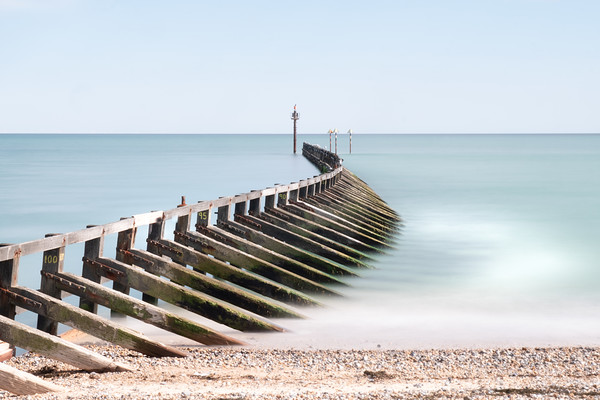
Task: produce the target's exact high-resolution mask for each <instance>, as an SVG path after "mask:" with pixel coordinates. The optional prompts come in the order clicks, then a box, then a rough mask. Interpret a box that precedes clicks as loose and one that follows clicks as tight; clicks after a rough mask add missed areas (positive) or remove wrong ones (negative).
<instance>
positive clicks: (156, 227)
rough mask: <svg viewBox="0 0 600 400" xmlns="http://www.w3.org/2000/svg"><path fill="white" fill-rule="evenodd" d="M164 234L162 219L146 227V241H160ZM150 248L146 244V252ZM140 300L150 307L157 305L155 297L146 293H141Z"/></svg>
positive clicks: (163, 221)
mask: <svg viewBox="0 0 600 400" xmlns="http://www.w3.org/2000/svg"><path fill="white" fill-rule="evenodd" d="M164 233H165V220H164V219H161V220H160V221H158V222H155V223H153V224H150V225H149V226H148V240H154V241H159V240H162V239H163V236H164ZM151 248H152V245H151V244H150V243H148V246H147V247H146V249H147V250H148V251H150V250H151ZM142 300H143V301H145V302H146V303H149V304H152V305H157V304H158V299H157V298H156V297H154V296H150V295H149V294H146V293H142Z"/></svg>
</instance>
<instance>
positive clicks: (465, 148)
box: [0, 134, 600, 348]
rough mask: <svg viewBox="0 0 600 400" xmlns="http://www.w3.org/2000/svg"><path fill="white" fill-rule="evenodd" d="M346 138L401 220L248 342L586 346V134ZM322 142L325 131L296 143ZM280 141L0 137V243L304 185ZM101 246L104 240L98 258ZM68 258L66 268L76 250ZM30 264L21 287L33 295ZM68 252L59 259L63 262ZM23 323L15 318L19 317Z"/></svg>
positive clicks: (596, 150) (347, 158) (589, 175)
mask: <svg viewBox="0 0 600 400" xmlns="http://www.w3.org/2000/svg"><path fill="white" fill-rule="evenodd" d="M352 139H353V143H352V145H353V147H352V150H353V154H347V153H348V143H347V140H348V138H347V135H341V137H340V139H339V140H340V141H339V145H338V148H339V152H340V154H341V155H342V157H343V158H344V165H345V166H346V167H347V168H349V169H350V170H352V171H353V172H355V173H356V174H357V175H358V176H359V177H361V178H362V179H363V180H365V181H366V182H367V183H369V184H370V185H371V187H372V188H373V189H374V190H375V191H376V192H377V193H379V194H380V195H381V197H382V198H384V199H385V200H386V201H387V202H388V203H389V204H390V205H391V206H392V207H393V208H394V209H396V210H397V211H398V212H399V213H400V214H401V215H402V217H403V218H404V227H403V228H402V232H401V235H399V237H398V239H397V242H396V248H395V250H393V251H391V252H389V253H388V254H386V255H384V256H382V257H380V258H378V260H377V261H376V262H375V263H374V265H375V266H376V267H377V268H376V269H375V270H372V271H366V272H363V273H362V275H363V277H362V278H361V279H354V280H351V281H349V283H350V284H351V285H352V286H351V287H350V288H348V289H344V294H346V298H345V299H343V301H336V302H332V301H326V307H325V308H324V309H323V310H303V312H304V313H305V314H306V315H307V316H308V317H309V319H308V320H306V321H296V322H292V321H280V323H281V324H282V325H284V326H285V327H288V328H290V329H291V330H292V331H293V332H292V333H288V334H279V335H240V336H241V337H243V338H244V339H245V340H247V341H249V342H250V343H253V344H255V345H259V346H260V345H265V346H313V347H346V348H347V347H364V348H371V347H373V348H376V347H377V346H381V347H449V346H450V347H452V346H489V345H498V346H504V345H536V346H537V345H540V346H542V345H563V344H581V345H587V344H595V345H598V344H600V318H599V317H600V296H598V290H597V287H598V283H600V246H598V243H599V242H600V209H599V207H598V199H600V135H356V134H355V135H354V136H353V138H352ZM302 140H306V141H309V142H312V143H316V144H320V145H322V146H326V147H329V138H328V136H326V135H318V136H317V135H314V136H313V135H307V136H302V137H301V138H300V143H301V142H302ZM316 173H317V171H316V170H315V169H314V167H312V166H311V165H310V164H309V163H308V162H306V161H305V160H304V159H303V158H302V157H301V156H294V155H292V154H291V138H290V137H289V136H288V135H285V136H284V135H220V136H217V135H197V136H196V135H174V136H171V135H125V136H112V135H93V136H87V135H0V187H1V188H2V189H1V191H0V242H20V241H25V240H32V239H37V238H39V237H42V236H43V235H44V234H45V233H49V232H67V231H72V230H77V229H81V228H83V227H84V226H85V225H86V224H103V223H107V222H111V221H115V220H118V219H119V217H124V216H129V215H133V214H139V213H144V212H147V211H151V210H157V209H169V208H173V207H175V206H176V205H177V204H179V202H180V196H181V195H185V196H186V198H187V201H188V203H191V202H195V201H198V200H205V199H213V198H217V197H219V196H226V195H227V196H228V195H234V194H237V193H242V192H247V191H249V190H251V189H259V188H264V187H267V186H272V185H273V184H274V183H288V182H290V181H297V180H299V179H303V178H306V177H309V176H313V175H315V174H316ZM108 247H109V246H107V248H108ZM73 253H78V254H77V255H76V256H77V257H79V260H77V258H76V257H75V258H73V260H71V261H70V262H69V265H68V268H67V269H69V268H71V269H72V270H74V271H75V272H77V269H80V268H81V266H80V264H81V261H80V257H81V252H80V251H75V250H73ZM38 258H40V257H37V258H36V257H33V256H28V257H24V258H23V260H22V268H21V276H20V277H19V280H20V282H21V283H23V284H27V285H28V286H32V287H37V282H38V280H39V275H38V274H39V272H38V271H39V265H40V261H39V260H38ZM67 258H69V254H68V253H67ZM23 318H26V317H23Z"/></svg>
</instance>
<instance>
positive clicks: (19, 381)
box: [0, 363, 64, 395]
mask: <svg viewBox="0 0 600 400" xmlns="http://www.w3.org/2000/svg"><path fill="white" fill-rule="evenodd" d="M0 390H6V391H7V392H10V393H13V394H16V395H29V394H37V393H48V392H62V391H63V390H64V389H63V388H61V387H60V386H57V385H55V384H53V383H51V382H46V381H45V380H43V379H42V378H38V377H37V376H35V375H31V374H29V373H27V372H23V371H19V370H18V369H16V368H13V367H11V366H8V365H6V364H4V363H0Z"/></svg>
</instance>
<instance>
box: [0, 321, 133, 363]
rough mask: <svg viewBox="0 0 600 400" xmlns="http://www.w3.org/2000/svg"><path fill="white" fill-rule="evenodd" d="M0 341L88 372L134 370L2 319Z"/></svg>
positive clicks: (22, 325) (25, 326)
mask: <svg viewBox="0 0 600 400" xmlns="http://www.w3.org/2000/svg"><path fill="white" fill-rule="evenodd" d="M0 339H1V340H4V341H6V342H8V343H11V344H13V345H14V346H16V347H20V348H22V349H25V350H28V351H32V352H34V353H38V354H41V355H43V356H46V357H48V358H52V359H53V360H57V361H62V362H64V363H67V364H70V365H72V366H74V367H77V368H81V369H84V370H87V371H132V369H131V368H130V367H129V366H126V365H123V364H119V363H116V362H114V361H113V360H111V359H109V358H106V357H103V356H101V355H100V354H96V353H94V352H93V351H90V350H88V349H85V348H83V347H81V346H77V345H76V344H73V343H71V342H67V341H66V340H63V339H61V338H59V337H56V336H53V335H50V334H48V333H46V332H42V331H39V330H36V329H34V328H31V327H29V326H27V325H25V324H22V323H20V322H17V321H13V320H12V319H9V318H6V317H3V316H0Z"/></svg>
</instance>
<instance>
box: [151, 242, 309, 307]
mask: <svg viewBox="0 0 600 400" xmlns="http://www.w3.org/2000/svg"><path fill="white" fill-rule="evenodd" d="M151 252H152V253H155V254H158V255H166V256H167V257H170V258H171V259H172V260H173V261H178V262H181V263H185V264H186V265H190V266H191V267H193V268H194V269H195V270H198V271H202V272H205V273H208V274H211V275H213V276H215V277H217V278H221V279H224V280H226V281H229V282H232V283H234V284H236V285H239V286H242V287H244V288H246V289H249V290H253V291H255V292H257V293H260V294H262V295H264V296H267V297H271V298H273V299H276V300H279V301H283V302H289V303H293V304H298V305H306V306H311V305H312V306H317V305H320V304H319V303H318V302H317V301H316V300H314V299H312V298H310V297H309V296H307V295H305V294H304V293H302V292H299V291H297V290H294V289H291V288H288V287H287V286H284V285H281V284H279V283H277V282H273V281H272V280H270V279H266V278H264V277H262V276H260V275H257V274H254V273H252V272H249V271H244V270H241V269H239V268H237V267H235V266H233V265H229V264H227V263H224V262H223V261H220V260H217V259H215V258H212V257H209V256H207V255H206V254H203V253H201V252H199V251H196V250H194V249H192V248H190V247H187V246H183V245H181V244H179V243H177V242H173V241H170V240H164V239H163V240H161V241H160V242H158V243H156V246H155V247H154V248H152V249H151Z"/></svg>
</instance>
